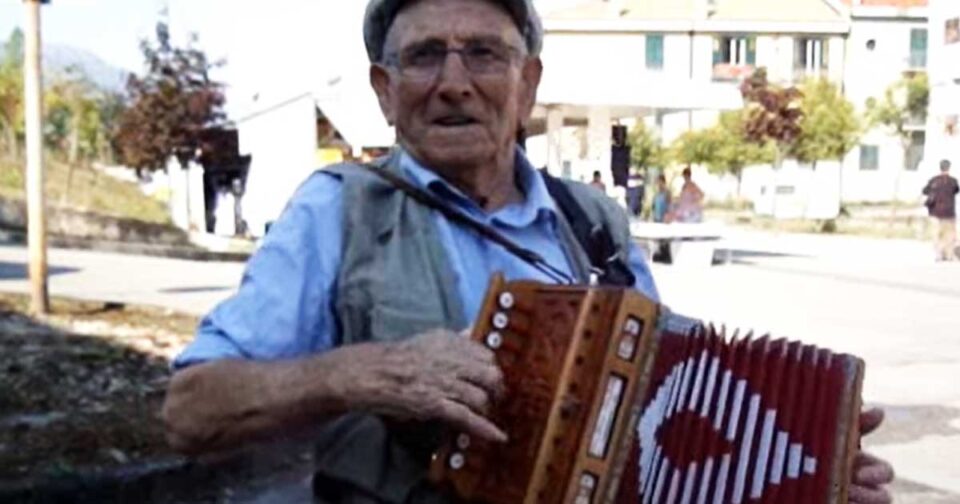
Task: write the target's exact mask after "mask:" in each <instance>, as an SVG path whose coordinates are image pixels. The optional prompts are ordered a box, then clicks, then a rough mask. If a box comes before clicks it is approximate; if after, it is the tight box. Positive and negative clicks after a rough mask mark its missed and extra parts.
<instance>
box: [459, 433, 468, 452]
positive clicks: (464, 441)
mask: <svg viewBox="0 0 960 504" xmlns="http://www.w3.org/2000/svg"><path fill="white" fill-rule="evenodd" d="M457 448H460V449H461V450H466V449H467V448H470V436H468V435H466V434H460V435H459V436H457Z"/></svg>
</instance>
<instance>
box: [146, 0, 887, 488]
mask: <svg viewBox="0 0 960 504" xmlns="http://www.w3.org/2000/svg"><path fill="white" fill-rule="evenodd" d="M364 37H365V42H366V45H367V50H368V52H369V56H370V61H371V63H372V64H371V67H370V82H371V84H372V85H373V88H374V89H375V90H376V93H377V96H378V98H379V101H380V106H381V108H382V110H383V113H384V115H385V117H386V118H387V120H388V121H389V122H390V123H391V124H392V125H394V126H395V127H396V132H397V139H398V144H399V145H398V147H397V148H396V149H394V151H393V153H392V154H391V155H390V156H388V157H386V158H385V159H382V160H380V161H378V162H377V163H375V164H376V167H375V168H370V169H368V168H364V167H360V166H351V165H343V166H337V167H334V168H332V169H329V170H324V171H320V172H317V173H316V174H314V175H313V176H312V177H310V178H309V179H308V180H307V181H306V182H305V183H304V184H303V185H302V186H301V187H300V189H299V190H298V191H297V193H296V194H295V195H294V196H293V199H292V200H291V201H290V203H289V205H288V207H287V209H286V210H285V211H284V213H283V215H282V217H281V218H280V219H279V220H278V221H277V222H276V223H275V224H274V226H273V227H272V228H271V230H270V233H269V234H268V235H267V237H266V238H265V239H264V243H263V245H262V247H261V248H260V250H259V251H258V252H257V254H256V255H255V256H254V257H253V258H252V259H251V260H250V263H249V265H248V267H247V271H246V274H245V275H244V279H243V283H242V285H241V286H240V289H239V291H238V292H237V293H236V294H235V295H234V296H233V297H232V298H231V299H229V300H227V301H225V302H224V303H223V304H221V305H220V306H218V307H217V308H216V309H215V310H214V311H213V312H212V313H210V314H209V315H208V316H207V317H206V318H205V319H204V320H203V322H202V323H201V325H200V327H199V329H198V332H197V338H196V340H195V341H194V343H193V344H192V345H190V346H189V347H188V348H187V349H186V350H185V351H184V352H183V354H181V355H180V356H179V358H178V359H177V360H176V363H175V367H176V368H177V369H178V371H177V372H176V374H175V376H174V378H173V380H172V382H171V385H170V390H169V393H168V397H167V403H166V405H165V410H164V416H165V420H166V422H167V426H168V432H169V438H170V440H171V442H172V444H173V445H174V446H175V447H176V448H178V449H180V450H182V451H184V452H188V453H200V452H204V451H210V450H217V449H223V448H229V447H233V446H237V445H240V444H242V443H246V442H249V441H253V440H262V439H269V438H271V437H276V436H278V435H280V434H287V433H291V432H294V431H297V430H307V429H308V428H310V427H316V426H319V425H322V426H323V428H322V431H321V433H320V434H319V440H318V443H319V448H318V460H317V475H316V480H315V481H316V484H315V488H316V491H317V493H318V497H319V498H321V499H322V500H323V501H327V502H365V503H366V502H369V503H373V502H389V503H403V502H438V501H440V500H439V499H440V497H439V496H437V495H435V491H434V490H433V489H432V488H431V487H430V486H429V484H427V483H425V482H424V478H423V476H424V469H425V467H426V465H427V462H428V461H429V456H430V453H431V451H432V449H433V448H434V447H435V446H436V445H435V444H434V443H435V439H434V438H435V436H436V434H437V432H439V431H440V430H441V429H440V428H438V425H439V426H441V427H442V426H443V425H446V426H450V427H453V428H456V429H459V430H463V431H466V432H468V433H471V434H472V435H474V436H479V437H481V438H485V439H489V440H497V441H504V440H505V439H506V436H505V434H504V433H503V432H502V431H501V430H500V428H499V427H498V426H497V425H494V424H493V423H492V422H491V421H490V420H489V419H488V418H487V416H486V413H487V411H488V406H489V404H490V403H491V401H494V400H496V399H498V398H499V397H500V396H501V395H502V393H503V390H502V389H503V385H502V376H501V372H500V370H499V369H498V367H497V366H496V364H495V361H494V359H493V355H492V354H491V352H490V351H489V350H487V349H485V348H483V347H481V346H480V345H477V344H474V343H472V342H471V341H469V340H468V339H467V338H463V337H459V336H458V333H460V332H461V331H463V330H464V329H465V328H466V327H468V325H469V324H470V322H471V321H472V320H473V319H474V317H475V316H476V314H477V312H478V310H479V305H480V302H481V298H482V296H483V294H484V290H485V288H486V286H487V281H488V279H489V276H490V274H491V273H493V272H495V271H502V272H504V273H505V275H506V276H507V278H508V279H519V278H527V279H535V280H540V281H545V282H550V281H557V279H558V278H562V277H573V278H575V279H577V280H579V281H581V282H585V281H587V280H588V278H589V275H590V272H591V266H592V265H593V264H595V261H592V260H591V257H592V256H591V252H590V251H587V250H585V248H587V247H586V245H584V243H585V242H584V241H583V240H582V239H581V236H582V233H578V232H577V231H576V229H574V228H576V227H577V226H574V225H571V222H570V221H571V219H570V218H569V217H570V216H571V215H580V216H582V217H585V218H586V219H588V220H589V221H590V222H591V223H593V224H596V225H598V226H600V228H602V229H605V230H607V238H608V240H607V244H608V245H611V244H612V249H611V248H609V247H608V249H607V250H608V252H611V253H613V257H615V258H616V259H617V260H616V261H613V262H615V263H619V264H621V265H622V266H623V268H624V269H627V272H626V274H622V273H623V272H621V274H620V275H619V278H620V280H619V283H620V284H621V285H630V286H632V287H634V288H636V289H639V290H640V291H642V292H643V293H645V294H646V295H647V296H649V297H651V298H657V291H656V288H655V286H654V283H653V280H652V278H651V276H650V272H649V270H648V268H647V266H646V264H645V263H644V260H643V259H642V254H640V253H639V252H638V251H637V250H636V248H635V246H634V245H632V244H631V243H630V240H629V233H628V230H627V225H626V219H625V218H624V216H623V215H622V213H621V211H620V210H619V209H618V208H617V207H616V206H615V204H613V203H612V202H611V201H610V200H609V199H608V198H606V197H604V196H603V195H602V194H600V193H599V192H598V191H596V190H594V189H592V188H588V187H586V186H584V185H580V184H575V183H572V182H571V183H568V182H563V183H559V185H560V187H559V188H557V187H556V186H557V184H558V182H557V181H556V180H555V179H550V178H547V177H545V176H544V175H541V174H540V173H538V172H537V171H535V170H534V169H533V168H532V167H531V165H530V163H529V162H528V160H527V159H526V157H525V155H524V153H523V151H522V150H521V149H519V148H518V147H517V138H518V135H521V134H522V131H523V130H524V127H525V125H526V122H527V121H528V120H529V117H530V114H531V110H532V109H533V106H534V102H535V96H536V91H537V86H538V84H539V82H540V75H541V71H542V67H541V62H540V59H539V58H538V53H539V50H540V46H541V41H542V29H541V25H540V20H539V18H538V17H537V14H536V12H535V11H534V9H533V6H532V4H531V3H530V1H529V0H528V1H524V0H514V1H493V0H412V1H402V0H393V1H391V0H372V1H371V2H370V4H369V5H368V8H367V13H366V18H365V25H364ZM551 180H552V182H551ZM551 184H552V185H551ZM548 185H549V186H551V187H553V189H550V188H549V187H548ZM555 194H560V195H564V196H563V197H554V196H553V195H555ZM561 200H562V201H561ZM573 207H575V208H573ZM571 211H572V212H573V213H570V212H571ZM498 237H499V238H498ZM532 251H536V252H535V253H532ZM611 276H615V275H612V274H611ZM864 420H865V422H866V423H867V424H871V425H867V427H868V428H869V427H871V426H872V424H876V423H879V417H878V416H877V415H876V414H873V415H865V416H864ZM891 477H892V476H891V474H890V471H889V466H887V465H885V464H884V463H882V462H878V461H876V460H874V459H872V458H868V457H866V456H863V457H862V458H861V460H860V463H859V465H858V472H857V473H856V474H855V475H854V479H855V480H856V481H857V483H858V485H859V486H857V487H856V488H855V489H854V491H853V492H852V494H851V495H852V496H853V497H855V498H856V499H859V500H860V501H861V502H887V501H889V497H888V496H887V494H886V493H885V492H884V491H883V490H882V488H881V487H880V485H881V484H883V483H885V482H886V481H888V480H889V479H890V478H891Z"/></svg>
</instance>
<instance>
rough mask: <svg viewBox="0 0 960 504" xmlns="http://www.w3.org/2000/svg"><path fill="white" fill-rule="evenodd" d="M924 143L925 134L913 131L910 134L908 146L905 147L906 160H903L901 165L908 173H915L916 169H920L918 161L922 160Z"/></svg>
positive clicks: (925, 139) (925, 141) (925, 140)
mask: <svg viewBox="0 0 960 504" xmlns="http://www.w3.org/2000/svg"><path fill="white" fill-rule="evenodd" d="M926 143H927V134H926V132H923V131H914V132H912V133H910V146H908V147H907V152H906V156H907V159H906V160H904V163H903V166H904V169H906V170H909V171H917V169H918V168H919V167H920V161H922V160H923V153H924V152H923V151H924V145H926Z"/></svg>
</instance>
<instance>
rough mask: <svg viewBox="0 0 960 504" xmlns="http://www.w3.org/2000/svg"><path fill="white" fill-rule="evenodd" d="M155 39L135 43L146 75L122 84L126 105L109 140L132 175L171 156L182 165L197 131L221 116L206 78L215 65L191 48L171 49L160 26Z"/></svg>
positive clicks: (218, 91) (217, 88) (219, 99)
mask: <svg viewBox="0 0 960 504" xmlns="http://www.w3.org/2000/svg"><path fill="white" fill-rule="evenodd" d="M156 35H157V40H156V41H155V42H151V41H148V40H144V41H143V42H142V43H141V46H140V48H141V51H142V52H143V56H144V60H145V61H146V67H147V73H146V75H144V76H142V77H140V76H136V75H131V76H130V78H129V80H128V81H127V91H128V93H129V94H130V100H131V102H130V107H129V108H127V109H126V110H125V111H124V112H123V113H122V114H121V116H120V123H119V128H118V129H117V131H116V134H115V136H114V141H115V142H116V145H117V147H118V148H119V154H120V159H121V162H123V163H124V164H125V165H127V166H130V167H132V168H135V169H137V170H138V171H139V170H159V169H163V168H164V167H165V166H166V163H167V160H168V159H170V157H171V156H173V155H176V156H177V157H178V158H179V159H180V160H181V163H185V162H186V161H187V160H188V159H191V158H192V157H193V155H194V154H193V153H194V152H195V150H196V149H197V147H198V146H199V144H200V137H201V134H202V132H203V130H204V129H206V128H208V127H210V126H212V125H215V124H216V123H217V122H219V121H221V120H222V119H223V117H224V114H223V111H222V107H223V103H224V96H223V89H222V85H221V84H219V83H217V82H214V81H212V80H211V79H210V76H209V72H210V70H211V69H212V68H214V67H216V66H217V64H215V63H211V62H209V61H208V60H207V56H206V54H204V52H203V51H201V50H198V49H195V48H193V47H192V46H191V45H188V46H187V47H176V46H174V45H173V44H172V42H171V40H170V33H169V31H168V29H167V25H166V24H164V23H158V24H157V30H156ZM195 41H196V37H194V39H193V40H192V42H195Z"/></svg>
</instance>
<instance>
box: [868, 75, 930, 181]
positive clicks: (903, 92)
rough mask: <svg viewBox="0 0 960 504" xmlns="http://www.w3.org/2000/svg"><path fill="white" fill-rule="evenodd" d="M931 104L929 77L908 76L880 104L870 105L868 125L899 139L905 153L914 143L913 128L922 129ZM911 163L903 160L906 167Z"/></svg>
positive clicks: (874, 102) (894, 85) (884, 96)
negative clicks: (879, 127)
mask: <svg viewBox="0 0 960 504" xmlns="http://www.w3.org/2000/svg"><path fill="white" fill-rule="evenodd" d="M929 104H930V83H929V81H928V80H927V74H926V73H918V74H915V75H908V76H905V77H904V78H902V79H900V80H899V81H897V82H895V83H893V84H892V85H891V86H890V87H889V88H887V90H886V91H885V92H884V94H883V99H881V100H880V101H879V102H878V101H875V100H871V101H868V103H867V121H868V123H869V125H870V126H871V127H875V126H881V127H885V128H887V129H888V130H890V131H891V132H892V133H894V134H895V135H897V136H898V137H899V138H900V141H901V143H902V144H903V146H904V149H907V148H908V146H909V145H910V142H911V134H912V131H911V129H910V128H911V126H922V125H923V124H924V123H925V122H926V120H927V107H928V105H929ZM906 162H908V158H907V156H904V163H906Z"/></svg>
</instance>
